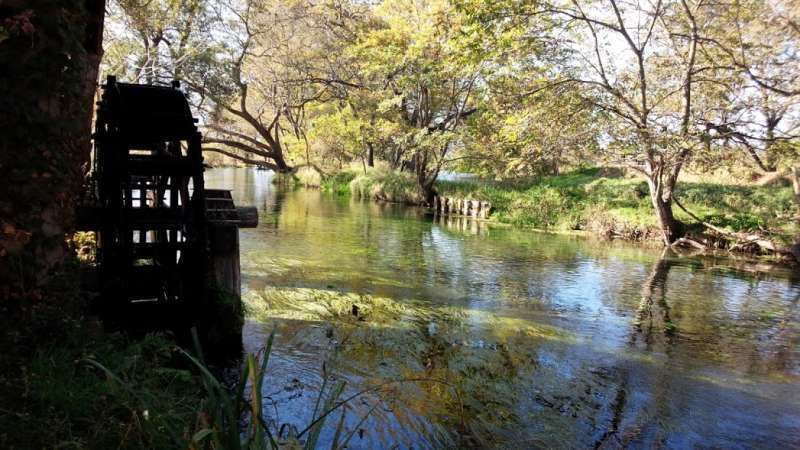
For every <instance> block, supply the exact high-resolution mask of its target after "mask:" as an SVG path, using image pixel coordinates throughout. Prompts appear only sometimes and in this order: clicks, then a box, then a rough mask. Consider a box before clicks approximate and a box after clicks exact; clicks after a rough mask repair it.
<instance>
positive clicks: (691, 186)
mask: <svg viewBox="0 0 800 450" xmlns="http://www.w3.org/2000/svg"><path fill="white" fill-rule="evenodd" d="M608 172H609V171H608V170H604V169H600V168H590V169H583V170H578V171H574V172H570V173H567V174H564V175H559V176H550V177H541V178H536V179H526V180H515V181H507V182H491V181H469V182H445V181H440V182H438V183H437V185H436V187H437V190H438V191H439V193H440V194H441V195H445V196H459V197H469V198H472V199H476V200H485V201H489V202H491V203H492V208H493V209H492V211H493V212H492V216H491V218H492V219H493V220H496V221H498V222H501V223H508V224H513V225H518V226H526V227H533V228H541V229H552V230H589V231H595V232H608V231H610V230H613V231H614V232H615V233H617V234H622V235H624V236H627V237H630V238H647V237H651V236H653V235H654V233H655V231H656V228H657V224H656V219H655V215H654V213H653V208H652V206H651V203H650V198H649V194H648V190H647V184H646V183H645V182H644V181H643V180H641V179H635V178H624V177H621V176H620V175H619V174H612V175H611V176H607V174H608ZM676 195H677V197H678V198H679V199H680V200H681V203H682V204H683V205H684V206H686V208H687V209H689V210H690V211H692V212H693V213H694V214H696V215H697V216H699V217H700V218H701V219H703V220H704V221H706V222H710V223H712V224H714V225H717V226H720V227H724V228H727V229H729V230H732V231H755V230H759V229H769V230H772V231H774V232H777V233H779V234H784V235H787V236H788V235H789V234H791V233H793V232H794V227H795V226H794V223H793V219H792V216H793V212H794V209H795V206H794V204H793V201H792V192H791V189H790V188H788V187H775V186H769V187H759V186H739V185H723V184H712V183H688V182H682V183H679V186H678V190H677V193H676ZM674 211H675V214H676V216H677V217H678V218H679V219H680V220H682V221H684V222H685V223H687V224H690V225H691V224H692V222H694V221H693V219H691V218H690V217H689V216H688V215H687V214H685V213H684V212H683V211H681V210H680V209H679V208H678V207H677V206H676V207H674Z"/></svg>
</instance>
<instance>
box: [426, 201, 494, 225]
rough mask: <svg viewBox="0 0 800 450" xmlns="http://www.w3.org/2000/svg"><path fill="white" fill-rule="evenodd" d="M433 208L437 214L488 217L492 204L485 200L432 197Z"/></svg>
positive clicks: (477, 217)
mask: <svg viewBox="0 0 800 450" xmlns="http://www.w3.org/2000/svg"><path fill="white" fill-rule="evenodd" d="M433 210H434V212H435V213H437V214H442V215H451V216H467V217H474V218H476V219H488V218H489V213H490V212H491V210H492V204H491V203H489V202H486V201H480V200H471V199H466V198H458V197H443V196H439V195H437V196H434V197H433Z"/></svg>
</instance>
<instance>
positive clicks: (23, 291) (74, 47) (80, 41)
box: [0, 0, 104, 301]
mask: <svg viewBox="0 0 800 450" xmlns="http://www.w3.org/2000/svg"><path fill="white" fill-rule="evenodd" d="M103 8H104V2H103V1H82V2H63V1H55V0H28V1H20V0H11V1H5V2H3V4H2V5H0V66H2V67H3V70H0V92H2V93H3V95H0V128H2V130H3V132H2V137H1V138H0V176H2V179H3V182H2V183H0V299H2V300H4V301H5V300H7V299H9V298H12V299H16V300H31V299H38V298H41V297H42V296H43V294H42V292H41V290H40V288H41V287H42V286H43V285H45V284H46V283H48V281H49V280H50V278H49V275H50V273H51V270H52V269H54V268H56V267H58V266H59V265H60V264H61V263H62V262H63V261H64V259H65V258H66V255H67V254H68V253H67V251H66V245H65V242H64V237H65V234H66V233H69V232H70V231H72V229H73V226H74V213H73V210H74V206H75V203H76V202H77V200H78V199H79V197H80V193H81V189H82V182H83V174H84V171H85V165H87V164H88V161H89V149H90V143H89V139H90V134H91V133H90V128H91V114H92V107H93V98H94V92H95V88H96V81H97V69H98V64H99V61H100V56H101V48H100V38H101V36H102V26H103Z"/></svg>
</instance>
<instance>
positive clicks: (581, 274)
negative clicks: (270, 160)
mask: <svg viewBox="0 0 800 450" xmlns="http://www.w3.org/2000/svg"><path fill="white" fill-rule="evenodd" d="M207 180H208V184H209V185H210V186H213V187H217V188H228V189H233V193H234V197H235V199H236V201H237V204H240V205H246V204H253V205H255V206H257V207H258V208H259V210H260V225H259V227H258V228H256V229H249V230H242V231H241V245H242V271H243V273H242V275H243V280H244V291H245V294H244V297H245V299H246V301H247V303H248V307H249V310H250V315H251V317H250V319H249V320H248V322H247V325H246V327H245V345H246V348H247V349H248V350H249V351H255V350H258V349H259V348H260V347H261V346H262V345H263V342H264V341H265V340H266V336H267V335H268V334H269V332H270V330H272V328H273V327H276V329H277V331H278V334H277V340H276V345H275V350H274V354H273V359H272V360H271V361H270V369H269V376H270V378H269V380H270V381H269V382H268V383H265V384H266V386H267V387H266V388H265V391H269V392H265V394H267V395H268V396H269V399H270V402H269V405H268V407H267V408H266V409H265V414H266V415H267V416H268V417H270V418H271V420H273V421H274V422H275V423H280V424H283V423H286V424H293V425H294V426H296V427H298V428H302V426H303V424H305V423H308V421H309V420H310V417H311V414H312V411H313V407H314V401H315V400H316V397H317V392H318V391H319V389H320V386H322V385H323V384H325V385H326V386H332V385H333V382H334V381H337V380H343V381H346V382H347V384H346V387H345V393H344V396H345V397H346V396H347V395H355V394H357V393H359V392H362V391H363V392H364V393H363V394H361V395H357V396H355V397H354V399H353V400H352V401H350V402H348V406H347V408H345V409H346V412H347V414H346V416H345V429H346V430H348V431H352V432H353V440H351V442H350V447H352V448H376V447H389V446H393V445H398V446H400V447H414V448H425V447H430V448H441V447H453V446H465V445H471V446H486V447H513V448H520V447H536V446H547V447H563V448H574V447H587V446H596V447H618V446H621V445H631V446H641V447H650V446H654V445H663V446H667V447H675V448H682V447H692V446H710V447H726V448H728V447H730V448H752V447H761V448H774V447H784V448H789V447H798V446H800V397H799V396H800V394H798V392H800V354H799V353H800V352H799V351H798V348H799V347H800V326H799V325H798V323H800V320H798V319H800V317H798V316H800V305H798V302H799V299H800V276H798V274H797V273H794V272H791V271H788V270H784V269H770V270H763V264H749V263H746V262H741V261H733V260H728V259H724V258H679V257H677V256H675V255H662V254H661V253H660V252H656V251H653V250H648V249H643V248H639V247H636V246H631V245H626V244H623V243H607V242H605V243H604V242H595V241H592V240H586V239H581V238H575V237H563V236H554V235H548V234H540V233H533V232H526V231H519V230H511V229H504V228H489V227H487V226H486V225H485V224H481V223H472V222H469V221H465V220H463V219H453V218H450V219H444V220H432V219H431V218H430V217H427V216H426V215H425V214H424V212H423V211H422V210H420V209H417V208H408V207H402V206H398V205H386V204H376V203H371V202H359V201H353V200H351V199H349V198H342V197H334V196H329V195H326V194H323V193H320V192H315V191H306V190H286V189H279V188H277V187H275V186H273V185H272V184H271V183H270V182H269V174H268V173H266V172H257V171H251V170H248V169H221V170H214V171H211V172H210V173H209V174H208V177H207ZM354 306H355V308H354ZM323 362H324V363H325V370H326V372H325V373H324V374H323V372H322V366H323ZM323 377H325V379H327V380H328V381H326V382H324V383H323V381H324V380H323ZM364 417H366V418H364ZM338 420H339V416H336V420H331V421H330V424H329V425H328V426H326V427H325V430H324V431H323V434H322V438H321V439H322V441H323V442H330V441H331V440H332V439H333V433H334V431H335V423H336V422H338Z"/></svg>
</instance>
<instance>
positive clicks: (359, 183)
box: [350, 169, 422, 204]
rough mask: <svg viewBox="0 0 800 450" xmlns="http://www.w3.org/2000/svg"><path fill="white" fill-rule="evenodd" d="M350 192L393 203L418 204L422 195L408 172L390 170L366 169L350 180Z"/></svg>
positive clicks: (359, 196)
mask: <svg viewBox="0 0 800 450" xmlns="http://www.w3.org/2000/svg"><path fill="white" fill-rule="evenodd" d="M350 192H351V193H352V195H353V196H355V197H358V198H365V199H371V200H380V201H387V202H394V203H407V204H419V203H420V202H421V201H422V195H421V193H420V192H419V189H418V188H417V184H416V182H415V181H414V179H413V177H412V176H411V175H410V174H407V173H403V172H396V171H391V170H388V171H387V170H379V169H373V170H368V171H367V173H366V174H359V175H358V176H356V177H355V178H354V179H353V181H351V182H350Z"/></svg>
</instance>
